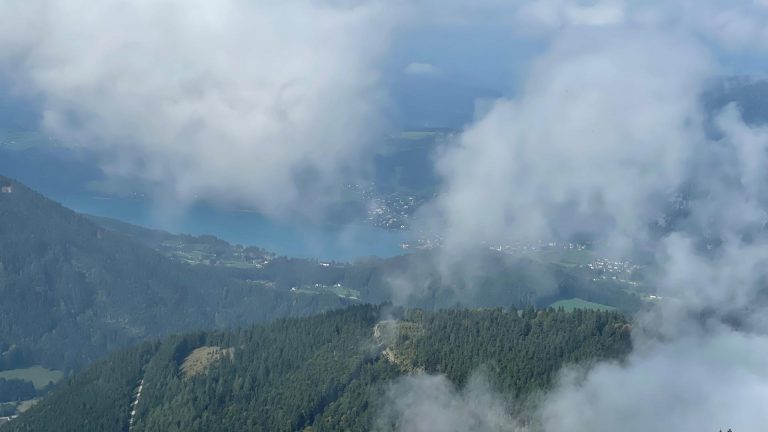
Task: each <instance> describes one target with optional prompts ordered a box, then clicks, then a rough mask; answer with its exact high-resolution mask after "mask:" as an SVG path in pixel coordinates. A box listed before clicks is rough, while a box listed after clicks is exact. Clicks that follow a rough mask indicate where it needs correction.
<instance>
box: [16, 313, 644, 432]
mask: <svg viewBox="0 0 768 432" xmlns="http://www.w3.org/2000/svg"><path fill="white" fill-rule="evenodd" d="M630 349H631V341H630V336H629V325H628V323H627V321H626V320H625V318H624V317H623V316H622V315H621V314H619V313H616V312H600V311H585V310H576V311H574V312H566V311H564V310H562V309H559V310H554V309H544V310H534V309H533V308H527V309H525V310H522V311H518V310H515V309H510V310H503V309H500V308H497V309H482V310H480V309H477V310H468V309H463V310H458V309H456V310H445V311H438V312H428V311H423V310H412V309H399V308H392V307H389V306H369V305H361V306H353V307H351V308H348V309H345V310H338V311H333V312H327V313H324V314H321V315H318V316H312V317H307V318H298V319H282V320H278V321H276V322H274V323H272V324H268V325H258V326H255V327H249V328H244V329H241V330H237V331H231V332H207V333H191V334H187V335H184V336H171V337H169V338H166V339H164V340H163V341H162V342H151V343H145V344H142V345H140V346H138V347H135V348H131V349H127V350H122V351H120V352H118V353H116V354H113V355H112V356H110V357H108V358H107V359H105V360H102V361H100V362H98V363H96V364H94V365H93V366H91V367H89V368H87V369H86V370H84V371H83V372H82V373H80V374H78V375H77V376H75V377H73V378H69V379H67V380H66V381H65V382H63V383H62V384H61V385H59V386H58V387H57V388H56V389H54V390H53V391H52V392H51V394H50V395H49V396H48V397H46V398H45V399H44V400H43V401H42V402H40V403H39V404H38V405H37V406H35V407H34V408H32V409H31V410H30V411H28V412H27V413H25V414H23V415H22V416H20V417H19V418H18V419H17V420H15V421H13V422H11V423H9V424H8V425H7V426H6V427H5V429H4V430H7V431H9V432H10V431H40V430H59V431H120V430H122V431H127V430H128V428H129V425H130V424H131V423H132V424H133V426H132V429H131V430H132V431H137V432H138V431H158V430H162V431H233V430H254V431H258V430H261V431H296V430H304V431H344V430H347V431H366V430H370V429H371V428H372V427H373V425H374V422H376V424H377V425H378V426H377V427H379V428H382V424H383V425H384V426H383V427H384V429H386V428H387V427H391V428H393V429H394V428H396V427H397V425H396V424H392V423H387V422H386V421H385V422H384V423H382V419H381V418H379V415H380V414H379V413H380V412H381V411H380V410H381V408H382V405H383V404H384V403H385V401H384V399H383V396H384V394H385V393H386V391H387V389H388V388H389V386H390V384H391V383H392V382H393V380H395V379H397V378H398V377H402V376H413V375H418V374H442V375H444V376H446V377H447V378H448V379H450V381H451V382H453V383H454V384H455V385H456V386H459V387H461V386H463V385H464V384H465V382H466V381H467V380H468V378H469V377H470V376H471V375H472V374H473V373H477V371H482V373H484V374H486V375H487V376H488V378H489V379H490V380H492V381H493V382H495V383H497V386H498V391H499V392H501V393H502V394H506V395H509V396H510V400H512V399H513V398H516V399H517V400H524V398H525V397H526V396H527V395H530V394H533V393H534V392H536V391H537V390H541V389H546V388H547V387H548V386H550V385H551V384H552V383H553V380H554V379H555V377H556V375H557V373H558V371H559V370H560V369H561V367H563V366H564V365H574V364H582V365H583V364H589V363H592V362H595V361H599V360H604V359H617V360H621V359H622V358H623V357H624V356H625V355H626V354H627V353H628V352H629V351H630ZM140 384H141V387H140V388H141V390H140V391H137V390H138V389H139V385H140ZM137 394H138V403H137V404H136V405H135V408H134V405H133V404H134V402H135V401H136V399H137ZM134 409H135V414H134V419H133V420H131V411H133V410H134ZM509 409H510V410H514V409H515V407H514V406H512V405H510V406H509ZM385 420H386V419H385ZM387 425H389V426H387Z"/></svg>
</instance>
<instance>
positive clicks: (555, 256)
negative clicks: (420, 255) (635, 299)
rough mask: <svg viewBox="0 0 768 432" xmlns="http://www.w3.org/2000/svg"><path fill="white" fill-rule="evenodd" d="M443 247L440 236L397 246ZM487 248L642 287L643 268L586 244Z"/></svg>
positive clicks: (597, 278)
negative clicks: (595, 253) (603, 254)
mask: <svg viewBox="0 0 768 432" xmlns="http://www.w3.org/2000/svg"><path fill="white" fill-rule="evenodd" d="M442 245H443V239H442V238H441V237H431V238H421V239H418V240H413V241H406V242H403V243H401V244H400V248H401V249H403V250H405V251H408V250H423V251H425V250H433V249H437V248H440V247H442ZM487 246H488V249H489V250H492V251H496V252H500V253H503V254H507V255H516V256H522V255H525V256H528V257H531V258H538V259H544V260H547V261H550V262H553V263H556V264H560V265H565V266H568V267H577V268H580V269H583V270H586V271H588V272H589V273H590V274H591V275H592V280H593V281H614V282H618V283H622V284H625V285H628V286H630V287H633V288H639V287H640V286H641V285H642V283H641V282H640V278H639V277H638V276H639V275H640V273H641V272H642V270H643V268H644V266H642V265H639V264H636V263H633V262H631V261H628V260H623V261H619V260H615V259H609V258H595V257H594V256H592V254H591V252H590V250H589V246H588V245H585V244H580V243H570V242H545V241H541V240H539V241H537V242H532V243H524V242H519V243H512V244H504V245H487ZM644 299H645V300H649V301H657V300H661V297H659V296H657V295H647V296H645V297H644Z"/></svg>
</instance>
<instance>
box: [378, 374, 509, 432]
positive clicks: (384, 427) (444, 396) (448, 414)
mask: <svg viewBox="0 0 768 432" xmlns="http://www.w3.org/2000/svg"><path fill="white" fill-rule="evenodd" d="M507 409H508V401H505V399H504V397H502V396H501V395H498V394H495V393H494V392H493V390H491V388H490V386H489V384H488V382H487V381H486V380H485V379H484V378H483V377H481V376H479V375H475V376H472V377H470V379H469V380H468V382H467V385H466V387H465V388H463V389H461V390H458V389H456V388H455V387H454V385H453V384H452V383H451V382H450V381H449V380H448V379H447V378H445V377H443V376H431V375H424V374H421V375H413V376H408V377H403V378H401V379H399V380H397V381H396V382H395V383H394V384H393V385H392V386H391V387H390V388H389V390H388V391H387V395H386V397H385V405H384V408H383V409H382V410H381V412H380V413H379V417H378V418H377V420H376V427H375V428H374V430H377V431H382V432H383V431H390V430H398V431H401V432H431V431H441V432H513V431H516V430H518V429H517V425H516V424H515V421H514V420H513V419H512V417H511V416H510V415H509V414H508V412H507Z"/></svg>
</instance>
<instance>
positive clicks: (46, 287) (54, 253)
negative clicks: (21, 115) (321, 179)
mask: <svg viewBox="0 0 768 432" xmlns="http://www.w3.org/2000/svg"><path fill="white" fill-rule="evenodd" d="M0 186H2V187H3V193H0V370H3V369H12V368H14V367H22V366H27V365H30V364H42V365H45V366H47V367H51V368H57V369H65V370H66V369H72V368H74V369H76V368H78V367H81V366H84V365H85V364H88V363H89V362H91V361H93V360H94V359H96V358H98V357H100V356H103V355H104V354H106V353H107V352H109V351H112V350H114V349H116V348H120V347H124V346H127V345H129V344H134V343H136V342H137V341H141V340H145V339H147V338H154V337H159V336H163V335H166V334H169V333H174V332H180V331H189V330H193V329H213V328H225V327H228V326H233V325H242V324H248V323H254V322H259V321H264V320H270V319H273V318H276V317H283V316H289V315H302V314H308V313H314V312H317V311H320V310H324V309H327V308H333V307H340V306H343V305H345V304H348V303H349V301H348V300H345V299H343V298H341V297H338V296H335V295H316V296H300V295H295V294H291V293H290V292H281V291H278V290H275V289H273V288H271V287H269V286H268V285H266V284H261V283H254V282H246V281H244V280H242V279H238V278H235V277H233V276H232V275H231V274H230V273H228V272H227V271H226V270H225V269H219V268H216V267H196V266H191V265H187V264H184V263H180V262H178V261H176V260H172V259H169V258H167V257H165V256H163V255H162V254H160V253H158V252H156V251H155V250H153V249H151V248H149V247H147V246H145V245H143V244H141V243H139V242H137V241H135V240H133V239H130V238H128V237H127V236H125V235H123V234H120V233H117V232H114V231H111V230H107V229H104V228H102V227H100V226H98V225H96V224H95V223H93V222H92V221H90V220H88V219H86V218H85V217H83V216H82V215H79V214H77V213H75V212H73V211H71V210H69V209H66V208H64V207H62V206H61V205H59V204H57V203H55V202H53V201H50V200H48V199H46V198H45V197H43V196H41V195H39V194H37V193H36V192H34V191H32V190H30V189H29V188H27V187H25V186H24V185H22V184H20V183H18V182H16V181H14V180H11V179H8V178H5V177H0Z"/></svg>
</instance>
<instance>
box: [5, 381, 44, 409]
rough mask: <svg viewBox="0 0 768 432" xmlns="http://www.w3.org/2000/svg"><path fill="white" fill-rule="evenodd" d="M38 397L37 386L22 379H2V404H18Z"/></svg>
mask: <svg viewBox="0 0 768 432" xmlns="http://www.w3.org/2000/svg"><path fill="white" fill-rule="evenodd" d="M35 396H37V390H36V389H35V386H34V385H33V384H32V383H31V382H29V381H24V380H20V379H6V378H0V403H3V402H18V401H23V400H28V399H32V398H34V397H35Z"/></svg>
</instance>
